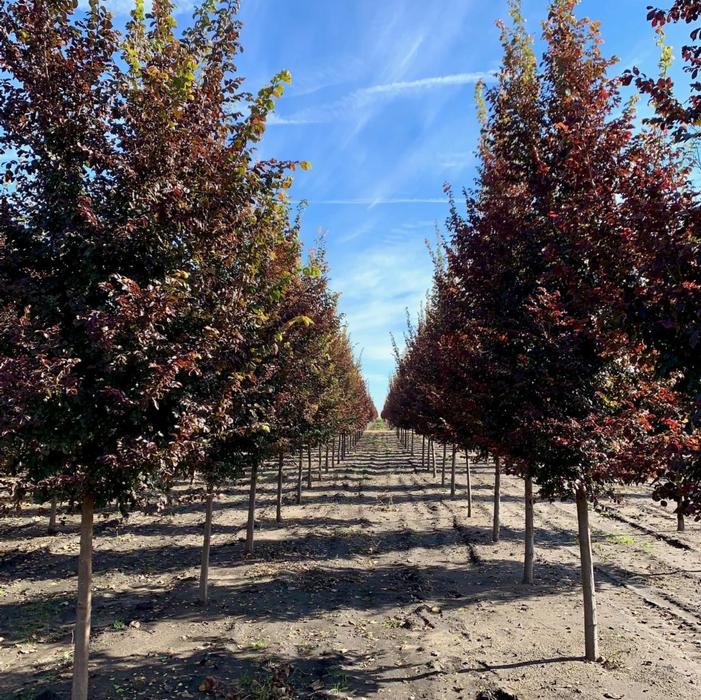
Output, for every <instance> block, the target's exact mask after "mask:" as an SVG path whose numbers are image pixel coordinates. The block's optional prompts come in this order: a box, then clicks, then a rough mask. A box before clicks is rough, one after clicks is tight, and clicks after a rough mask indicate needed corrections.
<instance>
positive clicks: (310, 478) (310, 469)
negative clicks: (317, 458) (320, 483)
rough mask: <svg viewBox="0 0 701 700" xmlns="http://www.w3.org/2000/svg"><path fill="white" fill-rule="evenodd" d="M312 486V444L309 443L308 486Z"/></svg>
mask: <svg viewBox="0 0 701 700" xmlns="http://www.w3.org/2000/svg"><path fill="white" fill-rule="evenodd" d="M311 487H312V446H311V445H309V444H308V445H307V488H308V489H310V488H311Z"/></svg>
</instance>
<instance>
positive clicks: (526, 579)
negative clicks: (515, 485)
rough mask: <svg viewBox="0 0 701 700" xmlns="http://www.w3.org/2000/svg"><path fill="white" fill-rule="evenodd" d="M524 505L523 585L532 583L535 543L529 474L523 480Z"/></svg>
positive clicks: (531, 485) (531, 481)
mask: <svg viewBox="0 0 701 700" xmlns="http://www.w3.org/2000/svg"><path fill="white" fill-rule="evenodd" d="M524 483H525V490H524V505H525V511H526V528H525V530H526V532H525V552H524V556H523V583H526V584H529V585H530V584H532V583H533V556H534V552H535V543H534V535H533V477H532V476H531V475H530V474H527V475H526V478H525V479H524Z"/></svg>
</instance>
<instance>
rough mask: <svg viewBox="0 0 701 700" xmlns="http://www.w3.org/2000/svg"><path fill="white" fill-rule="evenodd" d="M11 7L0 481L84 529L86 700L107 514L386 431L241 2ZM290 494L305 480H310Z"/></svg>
mask: <svg viewBox="0 0 701 700" xmlns="http://www.w3.org/2000/svg"><path fill="white" fill-rule="evenodd" d="M76 6H77V3H75V2H73V0H51V2H49V1H47V0H0V70H1V71H2V77H1V78H0V150H1V152H2V164H3V170H4V184H3V187H2V191H1V193H0V470H1V472H2V473H4V474H5V475H9V476H11V477H12V483H13V484H14V486H15V496H16V498H17V499H18V501H19V500H20V499H21V498H23V497H25V496H26V495H28V494H31V495H32V496H33V497H34V498H35V499H37V500H38V501H45V500H50V499H53V502H54V503H55V502H56V501H66V502H69V503H72V504H74V505H75V506H76V507H78V508H79V509H80V511H81V513H82V516H81V536H80V559H79V583H78V588H79V589H78V607H77V624H76V632H75V665H74V680H73V697H74V698H76V699H80V700H82V699H84V698H87V696H88V647H89V636H90V616H91V571H92V531H93V527H92V526H93V517H94V513H95V510H96V509H98V508H100V507H103V506H106V505H107V504H110V503H113V504H114V503H116V504H117V505H118V507H119V508H120V509H121V510H122V511H123V512H125V513H126V512H127V511H128V510H129V509H131V508H133V507H135V506H137V505H139V503H140V502H141V501H143V499H144V497H145V496H144V495H145V494H152V493H154V491H155V492H167V491H168V489H169V488H170V487H171V486H172V485H173V484H174V482H175V481H176V480H178V479H180V478H184V477H192V476H194V475H197V476H198V477H199V478H200V479H201V480H202V481H203V482H204V484H205V489H206V497H205V512H206V515H205V538H204V547H203V565H202V580H201V588H200V592H201V597H202V600H203V602H206V598H207V594H206V590H207V585H206V583H207V570H208V561H209V536H210V533H211V529H212V501H213V499H214V497H215V494H216V490H217V488H218V487H219V486H220V485H221V484H223V483H225V482H229V481H230V480H232V479H233V478H234V477H237V476H240V475H241V474H242V473H243V472H244V470H245V472H246V474H247V475H248V476H249V478H250V508H249V523H248V540H247V550H248V551H252V546H253V523H254V517H255V512H254V509H255V493H256V483H257V476H258V470H259V467H260V465H261V464H262V463H263V462H264V461H265V460H269V459H271V458H273V457H275V458H276V459H279V465H280V472H279V481H278V513H277V514H278V519H280V517H281V515H280V502H281V500H280V499H281V490H282V455H283V454H284V453H291V452H293V451H294V452H297V451H299V450H300V449H301V448H302V446H303V445H305V444H306V445H311V446H317V445H318V446H321V445H328V444H329V442H330V441H333V445H332V454H335V449H336V440H339V442H340V448H341V453H343V452H344V451H345V449H346V445H347V444H348V441H349V440H350V439H351V438H354V437H355V436H357V433H358V431H360V430H362V429H363V428H364V426H365V425H366V424H367V422H368V421H370V420H372V419H373V418H374V417H375V409H374V407H373V405H372V401H371V400H370V398H369V395H368V392H367V388H366V385H365V382H364V380H363V378H362V376H361V373H360V369H359V366H358V363H357V361H356V360H355V359H354V357H353V352H352V346H351V343H350V341H349V338H348V336H347V334H346V332H345V329H344V327H343V325H342V321H341V318H340V316H339V313H338V310H337V296H336V295H335V294H334V293H333V292H331V291H330V289H329V286H328V278H327V269H326V264H325V262H324V256H323V251H321V250H319V251H316V252H312V253H311V254H310V256H309V258H308V260H306V261H305V262H303V261H302V257H301V244H300V239H299V218H298V217H294V216H292V217H291V216H290V211H289V205H288V199H287V194H286V192H287V190H288V189H289V187H290V186H291V184H292V179H291V175H292V172H293V171H294V170H295V169H296V168H298V167H301V168H303V169H307V168H308V167H309V166H308V164H307V163H305V162H302V163H295V162H280V161H277V160H274V159H270V160H260V159H258V158H257V157H256V153H255V148H256V144H257V143H258V142H259V141H260V139H261V137H262V135H263V133H264V129H265V123H266V118H267V117H268V115H269V114H270V112H271V111H272V110H273V108H274V104H275V99H276V98H277V97H279V96H280V95H281V94H282V92H283V89H284V86H285V84H286V83H288V82H289V81H290V76H289V74H288V73H287V72H281V73H279V74H278V75H277V76H275V77H274V78H273V80H272V81H271V82H270V84H268V85H266V86H265V87H264V88H263V89H261V90H260V91H259V92H258V93H257V94H251V93H249V92H247V91H246V90H245V89H244V84H243V79H242V78H241V77H240V76H239V75H238V74H237V72H236V65H235V63H236V60H237V55H238V53H239V51H240V45H239V29H240V27H239V23H238V20H237V19H236V12H237V10H238V7H237V2H236V0H219V1H214V0H207V2H204V3H202V4H201V6H200V7H199V8H198V9H197V10H196V11H195V13H194V18H193V22H192V24H191V26H189V27H188V28H187V29H186V30H185V31H183V32H182V33H181V34H180V35H179V36H176V33H175V21H174V18H173V7H172V2H170V0H154V2H153V3H152V9H151V12H150V14H146V12H145V9H144V2H143V0H136V1H135V6H134V11H133V12H132V15H131V20H130V21H129V23H128V25H127V27H126V29H125V31H124V32H120V31H118V30H117V29H116V28H115V27H114V26H113V23H112V18H111V16H110V14H109V12H108V11H107V10H106V9H105V7H104V4H103V3H101V2H99V0H91V2H90V4H89V8H88V9H87V10H86V11H82V10H76ZM298 477H299V483H298V494H299V497H300V498H301V464H300V473H299V475H298Z"/></svg>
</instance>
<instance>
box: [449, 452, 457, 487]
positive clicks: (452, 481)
mask: <svg viewBox="0 0 701 700" xmlns="http://www.w3.org/2000/svg"><path fill="white" fill-rule="evenodd" d="M456 451H457V448H456V447H455V445H453V454H452V457H451V462H450V497H451V498H455V453H456Z"/></svg>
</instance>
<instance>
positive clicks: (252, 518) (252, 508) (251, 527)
mask: <svg viewBox="0 0 701 700" xmlns="http://www.w3.org/2000/svg"><path fill="white" fill-rule="evenodd" d="M257 485H258V465H257V464H253V465H252V466H251V488H250V491H249V492H248V523H247V524H246V547H245V549H244V551H245V552H246V554H253V535H254V531H255V527H256V486H257Z"/></svg>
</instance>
